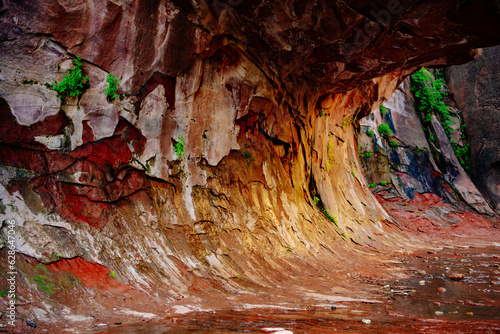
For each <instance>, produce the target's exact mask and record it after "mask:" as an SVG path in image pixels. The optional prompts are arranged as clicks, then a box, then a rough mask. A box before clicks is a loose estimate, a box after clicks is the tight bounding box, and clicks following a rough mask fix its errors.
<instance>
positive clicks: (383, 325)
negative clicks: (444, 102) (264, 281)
mask: <svg viewBox="0 0 500 334" xmlns="http://www.w3.org/2000/svg"><path fill="white" fill-rule="evenodd" d="M499 257H500V249H498V248H496V249H495V248H488V249H473V248H460V249H445V250H443V251H440V252H438V253H436V254H435V253H434V252H429V253H421V254H415V255H412V256H407V257H405V258H401V259H400V260H401V265H403V266H404V267H406V268H407V270H408V272H409V273H410V277H409V278H408V279H406V280H400V281H395V282H378V283H377V284H379V285H373V284H372V285H370V286H369V288H370V289H371V290H372V292H373V296H374V297H373V298H377V299H378V301H380V302H381V303H360V302H357V301H350V302H341V303H336V302H334V301H330V302H331V304H321V305H317V306H308V307H304V308H301V307H300V306H297V309H296V310H294V309H293V308H292V309H267V308H265V309H262V308H261V309H246V310H243V311H218V312H195V313H189V314H182V315H175V316H171V317H169V318H166V319H164V320H162V322H161V323H148V324H144V323H141V324H130V325H122V326H113V327H108V328H106V329H101V330H100V331H94V332H93V333H102V334H104V333H108V334H115V333H124V334H135V333H153V334H169V333H180V334H181V333H207V334H214V333H261V330H262V329H263V328H268V327H273V328H283V329H285V330H288V331H292V332H293V333H311V334H313V333H314V334H315V333H337V332H342V333H415V332H425V333H479V332H480V333H500V268H499V264H500V259H499ZM461 275H463V278H462V276H461ZM450 277H454V278H455V279H457V280H452V279H450ZM368 320H370V321H368Z"/></svg>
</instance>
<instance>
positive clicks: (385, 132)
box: [378, 123, 392, 137]
mask: <svg viewBox="0 0 500 334" xmlns="http://www.w3.org/2000/svg"><path fill="white" fill-rule="evenodd" d="M378 133H380V135H381V136H387V137H392V130H391V128H390V127H389V124H387V123H382V124H380V125H379V126H378Z"/></svg>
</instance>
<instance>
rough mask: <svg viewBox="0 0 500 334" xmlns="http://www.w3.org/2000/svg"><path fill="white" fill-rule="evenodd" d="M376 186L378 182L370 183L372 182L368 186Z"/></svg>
mask: <svg viewBox="0 0 500 334" xmlns="http://www.w3.org/2000/svg"><path fill="white" fill-rule="evenodd" d="M376 186H377V184H376V183H370V184H369V185H368V188H375V187H376Z"/></svg>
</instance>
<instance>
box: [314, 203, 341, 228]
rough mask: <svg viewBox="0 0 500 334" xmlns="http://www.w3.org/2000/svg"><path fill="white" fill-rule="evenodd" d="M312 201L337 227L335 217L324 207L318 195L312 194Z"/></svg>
mask: <svg viewBox="0 0 500 334" xmlns="http://www.w3.org/2000/svg"><path fill="white" fill-rule="evenodd" d="M313 203H314V204H315V205H316V206H317V207H318V209H319V211H321V213H322V214H323V215H324V216H325V217H326V218H328V219H330V220H331V221H332V223H333V224H334V225H335V226H337V227H339V225H338V222H337V220H338V219H337V217H336V216H333V215H332V214H331V213H330V212H328V210H327V209H326V208H325V206H324V204H323V202H322V201H321V199H320V198H319V197H317V196H314V197H313Z"/></svg>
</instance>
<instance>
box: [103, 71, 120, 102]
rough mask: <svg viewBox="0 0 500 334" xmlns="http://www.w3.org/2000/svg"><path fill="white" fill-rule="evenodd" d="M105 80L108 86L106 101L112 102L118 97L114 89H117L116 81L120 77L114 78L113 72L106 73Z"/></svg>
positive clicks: (118, 80) (117, 81)
mask: <svg viewBox="0 0 500 334" xmlns="http://www.w3.org/2000/svg"><path fill="white" fill-rule="evenodd" d="M106 81H107V82H108V88H107V89H106V98H107V99H108V101H110V102H113V101H114V100H115V99H116V98H117V97H118V94H117V93H116V91H117V90H118V83H119V82H120V79H118V78H116V77H115V76H114V75H113V74H111V73H108V77H107V78H106Z"/></svg>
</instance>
